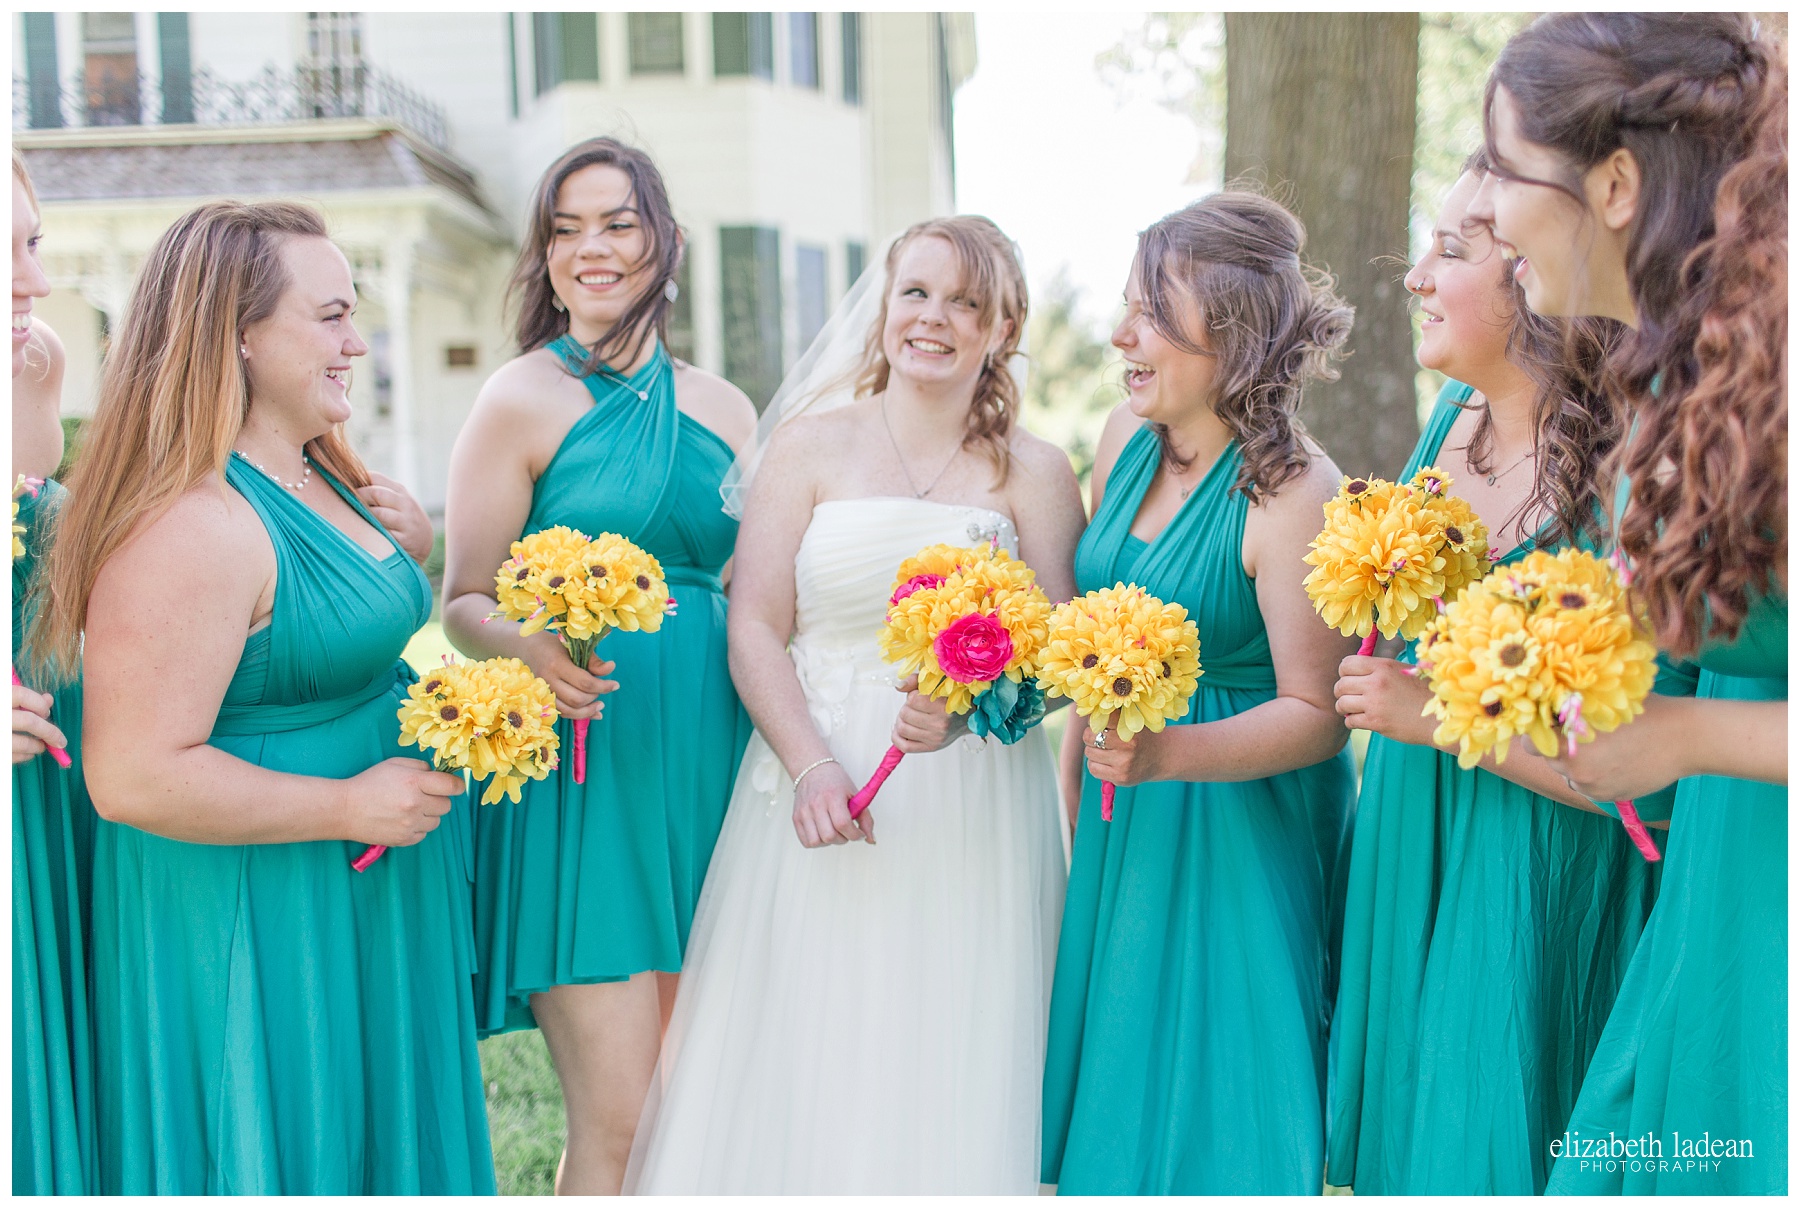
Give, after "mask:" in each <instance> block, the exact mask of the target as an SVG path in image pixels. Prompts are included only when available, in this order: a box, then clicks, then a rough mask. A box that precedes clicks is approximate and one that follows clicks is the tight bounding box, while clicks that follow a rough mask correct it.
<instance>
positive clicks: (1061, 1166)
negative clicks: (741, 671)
mask: <svg viewBox="0 0 1800 1208" xmlns="http://www.w3.org/2000/svg"><path fill="white" fill-rule="evenodd" d="M1159 456H1160V449H1159V445H1158V442H1157V439H1156V435H1155V433H1154V432H1152V431H1150V430H1149V429H1147V428H1146V429H1143V430H1141V431H1139V432H1138V433H1137V434H1136V435H1134V436H1133V437H1132V438H1131V440H1130V441H1129V442H1128V443H1127V444H1126V446H1125V449H1124V451H1123V452H1121V453H1120V455H1119V460H1118V464H1117V465H1116V466H1115V467H1114V469H1113V472H1112V477H1111V481H1110V482H1109V484H1108V488H1107V491H1106V496H1105V499H1104V500H1103V501H1102V503H1101V506H1100V510H1099V512H1098V514H1097V515H1096V516H1095V517H1094V520H1093V523H1092V524H1091V525H1089V527H1088V530H1087V533H1086V534H1085V535H1084V536H1083V537H1082V539H1081V545H1080V547H1079V548H1078V550H1077V552H1076V556H1075V575H1076V580H1077V584H1078V586H1079V588H1080V590H1082V591H1091V590H1094V589H1096V588H1102V587H1110V586H1112V585H1113V584H1114V583H1116V582H1119V581H1125V582H1130V583H1137V584H1139V585H1140V586H1142V587H1143V588H1145V589H1146V590H1147V591H1149V592H1151V593H1153V594H1154V595H1156V596H1158V597H1160V598H1161V599H1163V600H1166V601H1169V602H1171V603H1176V604H1180V605H1182V606H1184V607H1185V608H1186V609H1187V610H1188V613H1189V615H1190V616H1191V617H1193V618H1194V620H1195V621H1196V622H1197V623H1198V625H1199V629H1200V664H1201V667H1202V668H1203V669H1204V671H1205V674H1204V675H1203V676H1202V677H1201V679H1200V686H1199V689H1198V691H1197V692H1196V693H1195V694H1194V698H1193V700H1192V702H1191V704H1190V706H1189V709H1188V713H1187V716H1186V717H1184V718H1182V719H1181V720H1180V721H1178V722H1174V723H1171V724H1172V725H1194V724H1198V723H1201V722H1211V721H1218V720H1221V719H1223V718H1227V717H1231V716H1233V715H1235V714H1238V713H1242V712H1244V711H1245V710H1247V709H1251V708H1254V707H1255V706H1257V705H1260V704H1262V703H1264V702H1265V701H1268V700H1271V699H1273V698H1274V696H1275V670H1274V665H1273V663H1272V661H1271V658H1270V654H1269V639H1268V633H1267V631H1266V630H1265V629H1264V627H1263V620H1262V613H1261V610H1260V609H1259V608H1258V606H1257V602H1256V584H1255V583H1254V581H1252V580H1251V579H1250V578H1249V576H1247V575H1246V574H1245V573H1244V570H1243V555H1242V548H1243V537H1244V520H1245V516H1246V515H1247V512H1248V506H1249V505H1248V501H1247V500H1246V499H1245V498H1244V496H1243V495H1242V494H1239V493H1235V492H1233V491H1232V489H1231V488H1232V484H1233V483H1234V482H1235V480H1236V478H1237V473H1238V466H1239V464H1240V461H1241V457H1240V453H1239V450H1238V447H1237V444H1236V442H1233V443H1232V444H1231V445H1229V446H1228V447H1227V448H1226V450H1225V452H1224V453H1222V454H1221V455H1220V456H1219V458H1218V460H1217V462H1215V463H1214V465H1213V466H1212V468H1211V469H1210V470H1209V471H1208V472H1207V474H1206V476H1205V478H1203V479H1202V480H1201V482H1200V484H1199V485H1198V486H1197V487H1195V488H1194V492H1193V494H1192V495H1191V496H1190V497H1189V498H1188V499H1187V500H1186V501H1185V502H1184V503H1183V504H1182V505H1181V508H1180V510H1179V511H1177V513H1176V514H1175V517H1174V519H1172V520H1171V521H1170V522H1169V524H1168V527H1166V528H1165V529H1164V530H1163V531H1162V533H1160V534H1159V535H1158V536H1157V538H1156V540H1154V541H1152V542H1150V543H1149V544H1148V545H1146V544H1145V543H1144V542H1142V541H1140V540H1138V539H1137V538H1135V537H1133V536H1132V535H1131V533H1130V528H1131V522H1132V519H1133V517H1135V516H1136V514H1137V510H1138V507H1139V504H1140V503H1141V502H1142V500H1143V497H1144V493H1145V491H1146V490H1147V489H1148V488H1149V485H1150V480H1151V477H1152V476H1153V474H1154V473H1155V470H1156V466H1157V461H1158V458H1159ZM1296 556H1298V555H1296ZM1070 724H1071V725H1079V724H1082V723H1081V722H1080V721H1079V720H1078V719H1073V718H1072V719H1071V720H1070ZM1353 791H1354V785H1353V782H1352V765H1351V760H1350V753H1349V751H1348V750H1345V751H1341V752H1339V753H1338V754H1337V755H1336V756H1334V757H1333V758H1331V759H1329V760H1326V761H1325V762H1324V763H1321V764H1317V765H1315V766H1313V767H1309V768H1303V769H1300V770H1298V771H1293V772H1285V773H1283V774H1281V775H1279V776H1271V777H1268V778H1267V779H1264V780H1252V781H1245V782H1241V783H1184V782H1178V781H1169V782H1158V783H1151V784H1144V785H1139V786H1137V787H1136V788H1121V789H1119V790H1118V798H1117V802H1116V804H1115V807H1114V813H1113V820H1112V821H1111V822H1103V821H1101V819H1100V784H1099V782H1098V781H1097V780H1096V779H1094V777H1093V776H1092V775H1091V774H1085V773H1084V789H1083V792H1082V798H1081V816H1080V825H1079V828H1078V829H1077V831H1076V834H1075V851H1074V862H1073V866H1072V868H1071V869H1070V872H1069V892H1068V899H1067V904H1066V906H1065V907H1064V910H1063V923H1062V938H1061V946H1060V948H1059V950H1058V952H1057V957H1056V975H1055V982H1054V989H1053V993H1052V996H1051V1002H1050V1028H1049V1045H1048V1055H1047V1060H1046V1068H1045V1073H1044V1144H1043V1178H1044V1181H1045V1182H1047V1183H1055V1184H1057V1185H1058V1191H1059V1192H1061V1193H1062V1194H1075V1195H1087V1194H1099V1195H1144V1194H1198V1195H1207V1194H1214V1195H1216V1194H1289V1195H1317V1194H1318V1192H1319V1187H1320V1183H1321V1182H1322V1179H1323V1176H1324V1164H1325V1161H1324V1159H1325V1055H1326V1054H1325V1047H1326V1039H1325V1038H1326V1027H1327V1023H1328V1021H1329V1017H1330V1007H1331V995H1330V990H1329V987H1328V978H1329V967H1328V964H1329V962H1328V959H1327V958H1328V952H1327V945H1328V930H1329V919H1330V917H1331V910H1332V903H1331V888H1332V886H1333V884H1334V881H1335V875H1334V873H1335V864H1336V860H1337V856H1338V852H1339V850H1340V847H1341V843H1342V840H1343V834H1344V828H1345V826H1346V825H1347V822H1348V816H1349V811H1350V804H1351V797H1352V794H1353Z"/></svg>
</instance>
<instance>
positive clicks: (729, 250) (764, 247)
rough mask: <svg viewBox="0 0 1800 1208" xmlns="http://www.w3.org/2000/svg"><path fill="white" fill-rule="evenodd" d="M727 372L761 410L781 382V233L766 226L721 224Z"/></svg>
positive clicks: (722, 302) (721, 303)
mask: <svg viewBox="0 0 1800 1208" xmlns="http://www.w3.org/2000/svg"><path fill="white" fill-rule="evenodd" d="M719 253H720V276H721V281H720V283H719V284H720V286H721V289H720V291H719V292H720V298H719V302H720V310H721V311H722V312H723V313H722V317H723V319H724V329H725V330H724V336H725V376H726V377H727V378H729V379H730V380H731V381H732V382H734V383H736V385H737V386H738V388H739V389H741V390H743V391H744V393H745V394H748V395H749V396H750V399H751V401H752V402H754V403H755V404H756V409H757V410H758V411H761V410H762V409H763V408H764V407H766V406H768V405H769V399H770V398H772V397H773V396H774V394H775V388H776V387H777V386H779V385H780V384H781V236H780V234H779V233H778V232H777V231H775V230H774V229H773V228H770V227H720V228H719Z"/></svg>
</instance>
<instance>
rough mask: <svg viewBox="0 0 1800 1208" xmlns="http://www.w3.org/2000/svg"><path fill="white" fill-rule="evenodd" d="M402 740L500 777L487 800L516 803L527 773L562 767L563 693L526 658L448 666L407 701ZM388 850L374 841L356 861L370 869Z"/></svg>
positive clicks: (540, 774)
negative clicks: (559, 721)
mask: <svg viewBox="0 0 1800 1208" xmlns="http://www.w3.org/2000/svg"><path fill="white" fill-rule="evenodd" d="M399 717H400V745H401V746H403V747H405V746H415V745H416V746H417V747H418V748H419V749H420V750H422V751H430V752H431V766H432V767H434V768H436V769H437V770H438V771H440V772H457V771H464V772H467V773H469V774H470V775H472V776H473V777H474V778H475V779H477V780H482V779H486V778H488V777H492V779H491V780H489V782H488V787H487V791H486V792H484V793H482V795H481V804H483V805H492V804H494V803H495V802H496V801H498V800H500V798H501V797H502V796H505V797H507V798H509V799H510V800H511V801H513V802H514V803H515V804H517V802H518V800H519V789H520V787H521V786H523V785H524V783H525V782H526V781H527V780H542V779H543V778H544V777H545V776H547V775H549V774H550V770H551V769H552V768H554V767H555V766H556V749H557V747H558V746H559V745H560V741H561V740H560V739H558V738H557V736H556V698H555V697H554V696H552V695H551V693H550V685H549V684H546V683H545V682H544V681H543V680H541V679H539V678H538V677H537V676H535V675H533V674H531V668H529V667H527V666H526V665H525V664H524V663H523V662H521V661H519V660H518V659H485V660H483V661H481V662H479V663H458V662H456V661H454V660H453V659H451V658H450V657H449V656H448V655H446V656H445V658H444V665H443V666H442V667H440V668H438V669H437V670H435V671H433V672H431V673H430V674H429V675H427V676H425V677H424V678H422V679H421V680H419V682H418V683H416V684H414V685H412V687H410V688H408V689H407V691H406V703H405V704H403V705H401V706H400V710H399ZM386 850H387V848H386V847H384V846H383V845H381V844H379V843H376V844H371V845H370V846H369V847H368V848H367V849H366V850H364V852H363V853H362V855H360V856H358V857H357V858H356V859H355V860H354V861H353V862H352V863H351V867H352V868H354V869H356V871H357V872H362V871H363V870H365V869H367V868H368V867H369V865H371V864H373V863H374V862H375V861H376V860H379V859H380V858H381V853H383V852H385V851H386Z"/></svg>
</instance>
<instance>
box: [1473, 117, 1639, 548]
mask: <svg viewBox="0 0 1800 1208" xmlns="http://www.w3.org/2000/svg"><path fill="white" fill-rule="evenodd" d="M1487 170H1488V158H1487V152H1485V151H1480V150H1478V151H1476V152H1475V153H1474V154H1472V155H1470V156H1469V158H1468V159H1467V160H1466V161H1464V163H1463V171H1464V172H1465V173H1474V174H1475V175H1477V176H1479V175H1481V174H1482V173H1484V172H1486V171H1487ZM1479 225H1481V224H1479V223H1476V222H1474V220H1468V221H1467V222H1466V223H1465V226H1479ZM1497 284H1498V286H1499V288H1500V292H1501V293H1502V294H1503V295H1504V296H1505V298H1506V300H1507V305H1508V306H1510V307H1511V314H1512V325H1511V327H1510V329H1509V330H1508V332H1507V337H1506V359H1507V360H1508V361H1510V362H1512V363H1513V364H1514V365H1516V366H1517V367H1518V368H1519V370H1520V371H1521V372H1523V373H1524V374H1525V376H1526V377H1527V378H1528V379H1530V381H1531V384H1532V386H1533V387H1534V388H1535V390H1536V393H1535V394H1534V396H1533V398H1532V404H1531V431H1532V440H1533V452H1534V453H1535V472H1534V476H1533V479H1532V485H1531V494H1530V495H1529V496H1527V497H1526V499H1525V501H1524V502H1523V503H1521V504H1520V505H1519V509H1518V511H1517V512H1515V513H1514V514H1513V515H1512V516H1509V517H1507V520H1506V523H1510V522H1511V521H1512V520H1514V519H1515V518H1517V519H1521V520H1522V521H1523V523H1522V524H1521V528H1522V529H1523V531H1525V532H1527V533H1530V534H1532V535H1533V539H1534V541H1535V542H1536V543H1537V544H1539V545H1542V546H1544V547H1549V546H1554V545H1562V544H1570V545H1577V544H1584V543H1597V542H1598V541H1599V540H1600V539H1601V538H1602V536H1603V535H1604V516H1605V510H1606V505H1607V503H1608V500H1607V498H1606V495H1605V485H1604V484H1605V481H1606V476H1605V473H1604V470H1605V467H1606V465H1607V463H1608V462H1609V461H1610V459H1611V457H1612V455H1613V453H1614V451H1615V450H1616V449H1617V448H1618V445H1619V438H1620V437H1621V436H1622V435H1623V433H1624V418H1623V409H1622V408H1621V407H1620V406H1619V404H1618V401H1617V399H1616V397H1615V396H1614V394H1613V392H1611V391H1610V390H1608V389H1606V366H1607V358H1608V357H1610V356H1611V355H1612V353H1613V351H1614V350H1615V349H1616V348H1617V347H1618V344H1619V340H1620V338H1621V337H1622V336H1623V335H1624V333H1625V325H1624V324H1622V323H1619V322H1617V321H1616V320H1613V319H1598V318H1581V319H1560V318H1548V317H1546V316H1544V315H1540V314H1537V313H1536V312H1535V311H1533V310H1532V309H1531V308H1530V307H1529V306H1527V305H1526V303H1525V288H1524V286H1522V285H1520V284H1519V283H1518V281H1516V280H1515V279H1514V278H1513V272H1512V262H1511V261H1506V260H1503V261H1501V265H1500V279H1499V281H1498V282H1497ZM1458 405H1459V406H1462V407H1465V408H1467V409H1471V410H1475V411H1478V412H1480V416H1481V417H1480V419H1478V420H1477V421H1476V423H1475V431H1474V432H1473V433H1472V434H1471V435H1470V437H1469V446H1468V450H1467V457H1468V459H1469V468H1470V469H1472V470H1474V471H1476V472H1477V473H1481V474H1487V473H1491V472H1492V470H1493V468H1494V467H1493V464H1492V462H1491V461H1490V460H1489V458H1490V457H1491V456H1492V454H1493V444H1494V423H1493V417H1492V415H1491V414H1490V413H1489V411H1488V407H1487V404H1486V402H1485V401H1484V402H1481V403H1462V404H1458Z"/></svg>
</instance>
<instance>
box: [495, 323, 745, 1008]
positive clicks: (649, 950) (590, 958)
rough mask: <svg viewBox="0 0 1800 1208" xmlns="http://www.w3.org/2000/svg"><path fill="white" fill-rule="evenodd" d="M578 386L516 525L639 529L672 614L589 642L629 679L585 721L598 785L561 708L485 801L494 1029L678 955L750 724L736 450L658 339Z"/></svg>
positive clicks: (667, 964)
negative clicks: (733, 636) (547, 768)
mask: <svg viewBox="0 0 1800 1208" xmlns="http://www.w3.org/2000/svg"><path fill="white" fill-rule="evenodd" d="M550 349H551V351H552V352H554V353H555V354H556V355H557V356H558V357H560V358H561V359H562V361H563V363H564V364H565V365H566V366H568V368H569V371H570V372H571V373H579V372H580V367H581V365H582V363H583V361H584V359H585V355H586V354H585V352H584V350H583V349H582V348H581V346H580V345H579V344H577V343H576V342H575V341H574V340H572V339H570V338H569V337H567V336H564V337H563V338H562V339H559V340H557V341H556V342H555V343H553V344H551V345H550ZM582 382H583V384H584V385H586V386H587V388H588V391H589V392H590V393H591V394H592V395H593V396H594V404H593V406H592V407H590V408H589V409H588V410H587V411H586V412H585V413H583V415H582V417H581V418H580V419H579V420H577V421H576V422H575V426H574V427H573V428H571V429H570V430H569V434H568V435H567V436H565V437H564V438H563V442H562V446H561V447H560V448H558V449H557V451H556V455H555V456H554V457H553V458H551V461H550V464H549V465H548V466H546V467H545V469H544V473H543V475H542V477H540V478H539V479H538V481H537V485H536V487H535V488H534V490H533V492H532V501H531V514H530V516H529V518H528V519H527V520H526V521H525V528H524V533H535V532H538V531H539V530H541V529H546V528H550V527H551V526H553V525H558V524H565V525H568V526H569V527H571V528H574V529H577V530H579V531H580V532H583V533H585V534H587V535H588V536H589V537H594V536H598V535H599V534H600V533H603V532H611V533H618V534H620V535H621V536H623V537H625V538H627V539H628V540H631V541H634V542H636V543H637V544H638V545H640V546H642V547H643V548H644V549H646V550H648V551H649V552H650V553H651V554H653V555H655V556H656V559H657V560H658V561H659V562H661V563H662V567H663V571H664V574H665V576H666V577H667V579H668V583H669V588H670V593H669V594H670V595H672V596H673V597H674V598H675V600H676V603H677V613H676V615H675V616H673V617H669V618H668V619H666V620H665V621H664V622H663V626H662V629H661V630H659V631H658V632H656V633H648V634H647V633H614V634H611V635H609V636H608V637H606V638H605V639H603V640H602V641H601V642H600V644H599V645H598V646H596V647H595V654H596V656H597V657H599V658H600V659H601V660H603V661H612V662H615V663H617V664H618V666H617V668H616V670H614V672H613V673H612V675H611V677H610V678H612V679H614V680H616V681H618V684H619V688H618V691H616V692H614V693H612V694H611V695H609V696H607V697H606V708H605V711H604V713H603V714H602V715H601V716H600V717H599V718H598V719H596V720H595V721H594V722H593V723H592V724H591V725H590V726H589V727H588V739H587V778H586V783H585V784H576V783H575V779H574V750H575V742H574V733H573V724H572V723H571V722H568V721H566V720H565V721H559V722H557V733H558V734H559V735H561V738H562V747H561V751H562V761H561V766H560V767H558V768H557V770H556V771H554V772H552V773H551V774H550V776H549V778H548V779H545V780H539V781H532V782H530V783H528V784H527V785H526V786H525V788H524V793H523V797H522V799H521V800H520V801H519V803H518V804H516V805H515V804H512V803H511V802H508V801H504V800H503V801H501V802H500V803H498V804H496V805H486V806H482V807H481V809H480V810H479V811H478V812H477V814H476V836H477V840H476V855H475V869H476V884H475V931H476V940H477V944H478V947H479V951H480V954H481V960H480V969H479V971H478V973H477V975H476V978H475V1002H476V1017H477V1019H478V1020H479V1021H480V1026H481V1031H482V1035H484V1036H486V1035H491V1034H493V1033H495V1032H505V1031H510V1030H512V1029H514V1028H528V1027H533V1026H535V1021H534V1019H533V1017H532V1015H531V1007H530V1002H529V999H530V996H531V995H532V994H534V993H536V992H538V991H541V990H548V989H549V988H550V987H552V986H562V985H573V984H580V983H588V982H611V981H624V980H625V979H627V978H629V977H631V976H632V975H633V974H634V973H642V972H645V971H646V970H651V969H656V970H661V971H663V972H667V973H675V972H679V971H680V969H681V954H682V950H683V949H684V948H685V947H686V945H687V937H688V928H689V927H690V926H691V925H692V923H693V919H694V906H695V903H696V902H698V900H699V897H700V883H701V881H702V880H703V879H704V878H705V876H706V866H707V864H708V862H710V861H711V859H712V850H713V843H714V842H715V841H716V840H717V839H718V837H719V827H720V826H721V825H722V824H723V822H724V820H725V806H726V804H727V803H728V802H729V801H730V799H731V785H732V780H733V778H734V777H735V776H736V774H737V766H738V760H739V759H740V758H741V757H742V755H743V753H744V744H745V743H746V742H748V741H749V738H750V721H749V718H748V716H747V715H746V714H745V713H744V710H743V708H742V706H740V705H739V704H738V698H737V692H736V690H735V689H734V688H733V687H732V686H731V669H730V667H729V666H728V665H727V663H726V657H725V594H724V592H723V591H722V590H721V588H720V584H719V572H720V571H721V570H723V569H724V566H725V563H726V561H727V560H728V559H729V558H730V557H731V551H732V546H733V544H734V543H735V542H736V540H737V521H735V520H733V519H732V518H731V517H729V516H727V515H726V514H725V512H724V511H723V509H722V507H721V505H720V497H719V485H720V483H721V482H723V481H724V478H725V471H726V470H727V469H729V468H730V466H731V463H732V460H733V458H734V454H733V453H732V451H731V447H730V446H729V445H727V444H726V443H725V442H724V441H723V440H722V439H720V438H719V437H718V436H716V435H714V433H713V432H712V431H711V430H710V429H708V428H707V427H706V426H705V425H703V424H701V423H699V422H698V421H697V420H695V419H693V418H692V417H690V416H687V415H683V414H682V413H681V412H680V410H679V409H677V408H676V406H675V374H674V369H673V367H672V366H671V365H670V363H669V357H668V354H667V353H666V352H665V351H664V350H663V349H662V348H661V347H660V346H658V348H657V350H656V354H655V355H654V356H653V357H651V359H650V361H649V363H648V364H646V365H645V366H644V367H643V368H642V369H640V370H639V371H638V372H637V374H636V375H635V376H633V377H632V378H630V379H629V380H626V379H623V378H621V377H619V376H618V375H616V374H610V373H606V372H602V373H598V374H594V375H591V376H589V377H586V378H583V379H582ZM521 535H523V534H521Z"/></svg>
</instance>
